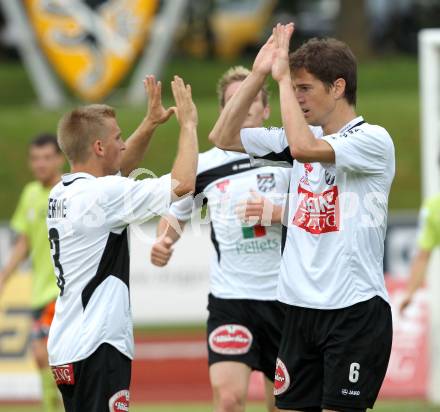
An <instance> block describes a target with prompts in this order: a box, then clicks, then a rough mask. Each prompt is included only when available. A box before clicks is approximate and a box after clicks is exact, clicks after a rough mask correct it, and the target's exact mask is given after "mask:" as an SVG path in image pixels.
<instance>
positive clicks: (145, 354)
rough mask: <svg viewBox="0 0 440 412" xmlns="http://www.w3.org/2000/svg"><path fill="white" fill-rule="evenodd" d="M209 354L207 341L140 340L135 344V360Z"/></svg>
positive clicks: (183, 357) (192, 356)
mask: <svg viewBox="0 0 440 412" xmlns="http://www.w3.org/2000/svg"><path fill="white" fill-rule="evenodd" d="M207 356H208V350H207V348H206V342H205V341H196V342H186V341H181V342H154V343H153V342H140V343H136V345H135V352H134V360H135V361H136V360H139V359H141V360H147V359H151V360H159V359H200V358H206V357H207Z"/></svg>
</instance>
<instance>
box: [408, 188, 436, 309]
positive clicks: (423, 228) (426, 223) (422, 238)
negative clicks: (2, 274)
mask: <svg viewBox="0 0 440 412" xmlns="http://www.w3.org/2000/svg"><path fill="white" fill-rule="evenodd" d="M417 244H418V251H417V254H416V256H415V257H414V259H413V261H412V264H411V271H410V279H409V283H408V287H407V291H406V295H405V297H404V299H403V301H402V302H401V304H400V311H401V312H402V311H403V310H404V309H405V308H406V307H407V306H408V305H409V304H410V303H411V301H412V299H413V296H414V293H415V292H416V291H417V289H419V288H420V287H421V286H422V284H423V282H424V280H425V275H426V269H427V268H428V263H429V258H430V256H431V252H432V251H433V249H434V248H435V247H436V246H439V245H440V194H437V195H435V196H433V197H431V198H429V199H427V200H426V201H425V203H424V205H423V206H422V209H421V211H420V234H419V236H418V240H417Z"/></svg>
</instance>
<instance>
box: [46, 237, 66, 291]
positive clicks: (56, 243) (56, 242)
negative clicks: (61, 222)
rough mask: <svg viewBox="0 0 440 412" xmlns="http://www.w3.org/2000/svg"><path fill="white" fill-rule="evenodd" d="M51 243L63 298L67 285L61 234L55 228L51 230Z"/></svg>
mask: <svg viewBox="0 0 440 412" xmlns="http://www.w3.org/2000/svg"><path fill="white" fill-rule="evenodd" d="M49 241H50V249H51V250H52V259H53V264H54V266H55V267H56V268H57V269H58V277H57V285H58V287H59V288H60V291H61V292H60V296H63V293H64V284H65V283H66V281H65V279H64V271H63V267H62V266H61V263H60V234H59V233H58V230H56V229H55V228H52V229H50V230H49Z"/></svg>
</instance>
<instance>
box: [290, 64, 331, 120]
mask: <svg viewBox="0 0 440 412" xmlns="http://www.w3.org/2000/svg"><path fill="white" fill-rule="evenodd" d="M293 87H294V90H295V94H296V98H297V100H298V103H299V105H300V107H301V109H302V111H303V113H304V117H305V119H306V121H307V123H308V124H310V125H312V126H323V125H325V124H326V123H327V122H328V121H329V119H330V118H331V116H332V113H333V111H334V109H335V107H336V100H335V99H334V97H333V95H332V93H330V89H329V88H328V87H326V85H325V84H324V83H323V82H322V81H320V80H318V79H317V78H316V77H315V76H313V75H312V74H310V73H309V72H308V71H307V70H305V69H298V70H296V71H295V72H294V74H293Z"/></svg>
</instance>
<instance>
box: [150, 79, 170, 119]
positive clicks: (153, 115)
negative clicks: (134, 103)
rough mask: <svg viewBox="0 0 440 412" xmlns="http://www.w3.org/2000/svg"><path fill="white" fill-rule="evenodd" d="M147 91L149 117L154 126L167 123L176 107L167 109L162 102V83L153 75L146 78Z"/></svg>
mask: <svg viewBox="0 0 440 412" xmlns="http://www.w3.org/2000/svg"><path fill="white" fill-rule="evenodd" d="M144 87H145V93H146V94H147V97H148V107H147V117H146V119H148V120H149V121H150V122H151V123H152V124H153V125H154V126H157V125H159V124H162V123H165V122H166V121H167V120H168V119H169V118H170V117H171V115H172V114H173V113H174V108H173V107H169V108H168V109H165V108H164V107H163V104H162V85H161V82H160V81H159V82H158V81H156V79H155V77H154V76H153V75H149V76H146V77H145V79H144Z"/></svg>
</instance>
